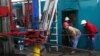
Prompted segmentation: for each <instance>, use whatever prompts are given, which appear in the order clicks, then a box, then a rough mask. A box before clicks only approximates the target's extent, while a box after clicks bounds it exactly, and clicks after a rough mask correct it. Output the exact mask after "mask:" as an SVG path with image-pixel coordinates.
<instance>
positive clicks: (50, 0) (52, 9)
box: [40, 0, 58, 51]
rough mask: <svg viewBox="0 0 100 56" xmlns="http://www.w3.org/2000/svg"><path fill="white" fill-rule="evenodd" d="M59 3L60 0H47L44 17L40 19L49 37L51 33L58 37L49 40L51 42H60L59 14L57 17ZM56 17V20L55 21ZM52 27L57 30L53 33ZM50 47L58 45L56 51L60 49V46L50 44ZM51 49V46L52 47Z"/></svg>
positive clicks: (41, 25) (42, 27)
mask: <svg viewBox="0 0 100 56" xmlns="http://www.w3.org/2000/svg"><path fill="white" fill-rule="evenodd" d="M57 3H58V0H46V2H45V5H44V10H43V14H42V17H41V19H40V28H41V29H43V30H47V37H46V38H47V39H48V37H49V36H50V34H51V35H55V36H56V37H55V38H56V39H52V40H49V41H50V42H56V44H58V29H57V15H56V17H55V13H56V12H57ZM54 17H55V18H56V20H55V21H54ZM53 23H55V25H56V26H55V27H52V24H53ZM51 28H52V29H55V30H56V32H55V33H52V32H51ZM48 33H50V34H48ZM50 47H56V51H58V46H53V45H52V46H50ZM50 49H51V48H50Z"/></svg>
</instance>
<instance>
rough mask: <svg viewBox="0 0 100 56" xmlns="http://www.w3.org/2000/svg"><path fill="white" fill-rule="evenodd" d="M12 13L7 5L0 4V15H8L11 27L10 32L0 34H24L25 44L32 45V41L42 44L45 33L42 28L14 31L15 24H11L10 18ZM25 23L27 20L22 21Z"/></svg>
mask: <svg viewBox="0 0 100 56" xmlns="http://www.w3.org/2000/svg"><path fill="white" fill-rule="evenodd" d="M9 14H10V15H9ZM11 15H12V13H11V12H10V10H9V9H8V7H6V6H0V17H6V16H10V22H11V23H10V24H11V25H10V28H11V32H1V33H0V35H1V36H20V35H23V36H25V39H24V42H25V45H26V46H29V45H33V44H34V43H37V44H43V42H44V40H45V34H44V32H46V31H44V30H33V29H28V30H27V31H26V32H18V31H16V30H17V28H16V25H15V24H13V23H12V22H13V20H12V16H11ZM24 23H25V24H27V23H28V22H26V21H24Z"/></svg>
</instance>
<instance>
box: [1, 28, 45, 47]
mask: <svg viewBox="0 0 100 56" xmlns="http://www.w3.org/2000/svg"><path fill="white" fill-rule="evenodd" d="M44 32H46V31H43V30H30V29H28V30H27V31H26V32H2V33H0V35H1V36H21V35H24V36H25V39H24V43H25V45H26V46H29V45H33V44H36V43H37V44H43V43H44V41H45V36H46V35H45V33H44Z"/></svg>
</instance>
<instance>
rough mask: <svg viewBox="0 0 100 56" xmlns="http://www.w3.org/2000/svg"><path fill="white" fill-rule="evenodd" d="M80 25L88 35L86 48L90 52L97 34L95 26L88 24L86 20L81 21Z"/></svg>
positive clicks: (93, 47)
mask: <svg viewBox="0 0 100 56" xmlns="http://www.w3.org/2000/svg"><path fill="white" fill-rule="evenodd" d="M81 25H83V27H84V29H85V30H86V33H87V35H88V48H89V49H90V50H94V49H95V39H96V33H97V32H98V30H97V28H96V26H94V25H93V24H92V23H90V22H88V21H86V20H82V21H81Z"/></svg>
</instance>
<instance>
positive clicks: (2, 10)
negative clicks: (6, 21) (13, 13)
mask: <svg viewBox="0 0 100 56" xmlns="http://www.w3.org/2000/svg"><path fill="white" fill-rule="evenodd" d="M8 15H9V10H8V7H6V6H0V17H5V16H8Z"/></svg>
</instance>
